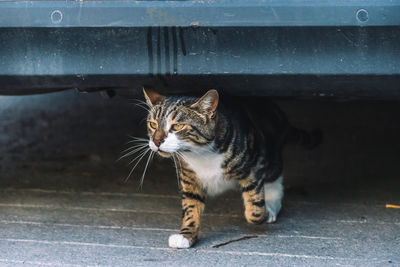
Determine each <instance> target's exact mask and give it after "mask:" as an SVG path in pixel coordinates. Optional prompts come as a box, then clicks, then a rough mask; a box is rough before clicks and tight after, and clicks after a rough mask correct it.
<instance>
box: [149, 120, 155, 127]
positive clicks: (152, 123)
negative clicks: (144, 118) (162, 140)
mask: <svg viewBox="0 0 400 267" xmlns="http://www.w3.org/2000/svg"><path fill="white" fill-rule="evenodd" d="M149 125H150V128H153V129H157V122H154V121H149Z"/></svg>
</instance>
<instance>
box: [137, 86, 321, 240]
mask: <svg viewBox="0 0 400 267" xmlns="http://www.w3.org/2000/svg"><path fill="white" fill-rule="evenodd" d="M144 95H145V98H146V101H147V104H148V106H149V114H148V118H147V120H148V136H149V146H150V148H151V149H152V150H153V151H154V152H157V153H158V154H159V155H161V156H163V157H171V156H172V157H173V159H174V160H175V162H176V167H177V172H178V173H179V179H180V185H181V190H182V227H181V230H180V233H179V234H178V235H173V236H171V237H170V239H169V245H170V246H171V247H175V248H187V247H190V246H192V245H193V244H194V243H195V242H196V240H197V238H198V233H199V229H200V216H201V213H202V211H203V210H204V205H205V200H206V196H207V195H211V196H212V195H217V194H219V193H222V192H224V191H225V190H229V189H232V188H234V187H235V186H236V187H239V188H240V190H241V192H242V198H243V203H244V206H245V218H246V220H247V222H249V223H252V224H260V223H262V222H264V221H267V222H274V221H275V220H276V216H277V214H278V213H279V210H280V207H281V199H282V196H283V187H282V178H280V179H278V178H279V177H280V176H281V175H282V170H283V165H282V157H281V152H282V148H283V146H284V145H285V144H286V143H288V142H298V141H299V140H298V139H301V140H300V141H301V144H302V145H304V146H305V147H307V146H308V145H307V144H306V143H305V141H307V140H308V141H309V142H314V143H313V145H316V141H315V138H313V136H312V135H310V134H308V133H307V132H305V131H303V130H297V129H295V128H293V127H292V126H290V124H289V123H288V121H287V119H286V117H285V115H284V114H283V113H282V111H281V110H280V109H279V108H278V107H277V106H276V105H274V104H273V103H272V102H266V101H265V100H254V99H247V98H240V99H235V98H231V99H227V100H226V101H224V103H223V104H222V103H219V96H218V93H217V91H215V90H211V91H208V92H207V93H206V94H205V95H204V96H203V97H201V98H200V99H199V98H194V97H176V96H169V97H166V96H162V95H160V94H158V93H156V92H155V91H152V90H148V89H146V90H144ZM154 126H156V127H154ZM175 128H181V129H179V130H174V129H175ZM318 141H319V140H318ZM310 147H311V145H310Z"/></svg>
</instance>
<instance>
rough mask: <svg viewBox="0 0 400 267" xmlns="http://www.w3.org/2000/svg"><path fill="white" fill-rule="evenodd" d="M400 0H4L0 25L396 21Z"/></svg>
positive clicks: (383, 23) (399, 22) (0, 6)
mask: <svg viewBox="0 0 400 267" xmlns="http://www.w3.org/2000/svg"><path fill="white" fill-rule="evenodd" d="M398 14H400V0H390V1H378V0H351V1H349V0H323V1H321V0H240V1H239V0H218V1H214V0H210V1H0V27H154V26H181V27H188V26H204V27H233V26H237V27H247V26H296V27H299V26H396V25H400V16H398Z"/></svg>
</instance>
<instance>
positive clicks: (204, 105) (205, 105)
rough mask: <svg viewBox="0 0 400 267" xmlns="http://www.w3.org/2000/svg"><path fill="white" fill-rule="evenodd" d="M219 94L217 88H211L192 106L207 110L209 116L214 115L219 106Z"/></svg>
mask: <svg viewBox="0 0 400 267" xmlns="http://www.w3.org/2000/svg"><path fill="white" fill-rule="evenodd" d="M218 101H219V96H218V92H217V90H210V91H208V92H207V93H205V95H203V96H202V97H201V98H200V99H199V100H197V102H196V103H194V104H192V105H191V107H192V108H196V109H199V110H201V111H203V112H205V113H206V114H207V115H208V116H209V117H213V116H214V114H215V111H216V110H217V107H218Z"/></svg>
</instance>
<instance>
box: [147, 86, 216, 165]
mask: <svg viewBox="0 0 400 267" xmlns="http://www.w3.org/2000/svg"><path fill="white" fill-rule="evenodd" d="M143 93H144V97H145V99H146V102H147V105H148V107H149V109H148V110H149V114H148V115H147V133H148V136H149V146H150V148H151V150H153V151H154V152H157V153H158V154H159V155H161V156H163V157H169V156H170V155H171V154H172V153H179V152H183V151H193V150H195V149H196V148H197V147H201V146H205V145H208V144H210V142H212V140H213V139H214V136H215V124H216V112H217V106H218V92H217V91H216V90H210V91H208V92H207V93H206V94H204V95H203V96H202V97H201V98H193V97H177V96H163V95H161V94H159V93H157V92H155V91H154V90H152V89H143Z"/></svg>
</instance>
